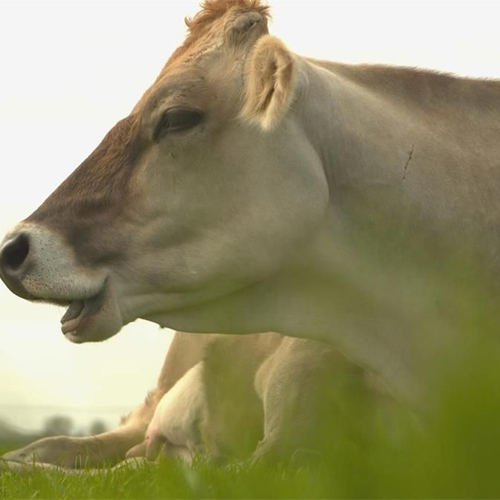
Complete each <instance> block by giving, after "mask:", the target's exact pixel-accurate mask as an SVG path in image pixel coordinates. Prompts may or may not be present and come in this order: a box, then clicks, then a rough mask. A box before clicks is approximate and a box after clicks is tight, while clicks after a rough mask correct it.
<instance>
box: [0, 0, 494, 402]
mask: <svg viewBox="0 0 500 500" xmlns="http://www.w3.org/2000/svg"><path fill="white" fill-rule="evenodd" d="M268 17H269V7H267V6H266V5H264V4H263V3H262V2H260V1H259V0H207V1H206V2H205V3H204V4H203V6H202V9H201V10H200V12H199V13H198V14H197V15H196V16H194V18H193V19H191V20H190V21H189V22H188V27H189V34H188V36H187V38H186V40H185V42H184V43H183V44H182V45H181V46H180V47H179V48H178V49H177V50H176V51H175V52H174V54H173V55H172V56H171V57H170V59H169V60H168V61H167V63H166V65H165V67H164V68H163V69H162V71H161V73H160V75H159V76H158V78H157V79H156V81H155V82H154V83H153V84H152V86H151V87H150V88H149V89H148V90H147V91H146V92H145V94H144V95H143V97H142V98H141V99H140V100H139V102H138V103H137V105H136V106H135V107H134V109H133V110H132V112H131V113H130V115H129V116H127V117H125V118H124V119H122V120H121V121H119V122H118V123H117V124H116V125H115V126H114V127H113V128H112V129H111V130H110V132H109V133H108V134H107V135H106V137H105V138H104V139H103V141H102V142H101V144H100V145H99V146H98V147H97V148H96V149H95V151H94V152H93V153H91V155H90V156H89V157H88V158H87V159H86V160H85V161H84V162H83V163H82V164H81V165H80V166H79V167H78V168H77V169H76V170H75V172H74V173H73V174H71V175H70V176H69V177H68V178H67V179H66V180H65V181H64V182H63V183H62V184H61V185H60V186H59V187H58V188H57V189H56V190H55V191H54V193H53V194H52V195H50V196H49V198H48V199H47V200H46V201H45V202H44V203H43V204H42V205H41V206H40V207H39V208H38V209H37V210H36V211H35V212H34V213H33V214H32V215H30V216H29V217H28V218H27V219H26V220H24V221H23V222H21V223H20V224H19V225H17V226H16V227H14V228H13V229H12V231H10V232H9V233H8V234H7V235H6V237H5V239H4V241H3V244H2V246H1V249H0V276H1V278H2V280H3V281H4V282H5V284H6V285H7V286H8V287H9V288H10V290H12V292H14V293H15V294H17V295H19V296H20V297H22V298H25V299H28V300H31V301H44V302H48V303H53V304H58V305H63V306H65V307H67V312H66V314H65V315H64V316H63V318H62V331H63V333H64V335H65V336H66V338H67V339H69V340H70V341H72V342H75V343H83V342H97V341H102V340H105V339H107V338H109V337H111V336H113V335H115V334H116V333H118V332H119V331H120V330H121V328H122V327H123V326H124V325H125V324H127V323H130V322H131V321H133V320H135V319H137V318H143V319H146V320H149V321H152V322H155V323H157V324H159V325H160V326H162V327H169V328H173V329H176V330H180V331H188V332H193V333H196V334H202V333H203V334H208V333H214V332H218V333H223V334H238V335H243V334H250V333H255V332H265V331H276V332H279V333H280V334H283V335H287V336H291V337H297V338H307V339H312V340H319V341H324V342H327V343H329V344H331V345H333V346H335V347H336V348H338V349H339V350H340V351H341V352H342V353H343V354H344V355H346V356H347V357H348V358H349V359H350V360H351V361H352V362H353V363H355V364H357V365H359V366H361V367H363V368H364V369H366V370H368V371H370V372H373V373H375V374H377V375H379V376H380V377H381V378H382V379H383V380H384V381H385V382H386V383H387V385H388V386H389V387H390V389H391V390H392V391H393V392H394V393H395V394H396V395H397V396H398V397H400V398H402V399H404V400H405V401H407V402H408V403H409V404H410V405H412V406H414V407H419V406H421V405H422V404H424V403H423V401H425V400H426V394H427V389H428V386H427V384H426V383H425V379H426V374H427V373H428V372H429V369H430V368H429V365H430V363H431V362H434V360H436V359H439V356H438V354H440V353H442V352H446V349H447V348H446V346H447V345H449V344H450V341H451V343H453V337H452V336H453V329H450V328H449V325H448V324H446V323H443V324H442V323H439V321H438V320H436V321H434V320H433V321H434V322H433V323H432V325H433V326H436V328H427V326H429V325H426V324H425V322H424V319H422V317H423V316H424V314H422V311H428V308H427V309H425V308H424V307H422V304H431V305H432V304H434V303H437V302H438V301H437V300H436V298H435V297H434V296H432V294H429V293H427V292H428V289H427V288H426V286H427V283H426V279H425V276H424V275H422V274H421V273H419V272H418V271H419V269H420V267H419V265H420V264H418V265H417V267H416V268H412V269H411V270H408V268H406V267H405V266H403V265H402V260H401V259H403V258H404V257H405V256H406V255H407V253H409V252H410V249H412V248H413V249H414V247H415V245H414V243H415V241H416V240H419V239H420V235H421V234H424V235H425V238H427V237H429V238H431V239H430V240H429V241H431V244H430V248H431V249H434V246H436V247H439V245H434V241H436V239H435V237H436V236H437V237H439V240H443V241H445V242H446V244H447V245H448V244H449V245H450V246H445V248H452V249H453V248H456V247H461V248H464V249H466V250H467V251H469V250H470V251H472V252H473V254H474V256H478V257H480V260H481V263H482V264H483V265H484V267H485V269H486V271H487V273H488V274H489V275H490V276H495V275H496V272H497V271H498V258H497V257H496V256H497V252H498V236H497V233H498V215H497V214H498V213H499V211H498V205H499V203H500V197H499V196H498V193H499V192H500V176H499V175H498V174H497V172H498V158H500V141H498V137H499V136H500V119H499V117H500V83H499V82H498V81H493V80H474V79H468V78H458V77H455V76H451V75H446V74H441V73H436V72H431V71H424V70H418V69H411V68H397V67H384V66H371V65H348V64H341V63H334V62H328V61H319V60H315V59H311V58H306V57H302V56H299V55H297V54H294V53H292V52H291V51H290V50H289V49H288V48H287V47H286V46H285V44H284V43H283V42H282V41H281V40H279V39H277V38H276V37H274V36H272V35H270V34H269V31H268ZM422 231H423V233H422ZM425 238H422V240H424V241H426V240H425ZM478 242H480V244H478ZM439 248H440V247H439ZM436 251H437V250H436ZM439 252H440V253H437V255H438V258H435V259H434V260H435V261H439V260H440V259H442V258H446V257H447V255H448V254H447V253H446V252H447V251H446V250H445V251H441V250H440V249H439ZM416 253H418V250H417V251H416ZM432 255H433V254H431V257H432ZM424 260H426V259H424ZM427 260H429V259H427ZM430 260H432V259H430ZM438 267H439V266H438ZM415 269H416V271H417V272H415ZM410 292H411V293H410ZM491 292H492V295H490V297H491V298H492V299H493V302H494V301H495V299H496V297H498V292H497V291H496V290H493V289H492V291H491ZM416 294H417V299H415V296H416ZM445 302H446V301H445ZM439 308H440V310H445V311H446V310H447V308H449V304H448V303H444V305H443V301H442V300H440V301H439ZM434 319H435V318H434ZM455 343H456V342H455Z"/></svg>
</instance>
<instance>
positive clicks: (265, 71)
mask: <svg viewBox="0 0 500 500" xmlns="http://www.w3.org/2000/svg"><path fill="white" fill-rule="evenodd" d="M295 72H296V68H295V60H294V56H293V54H292V53H291V52H290V51H289V50H288V49H287V48H286V47H285V45H284V44H283V42H282V41H281V40H279V39H278V38H275V37H273V36H270V35H266V36H263V37H262V38H260V40H259V41H258V42H257V43H256V45H255V48H254V50H253V52H252V54H251V56H250V61H249V63H248V67H247V74H246V89H245V104H244V106H243V110H242V118H243V119H244V120H247V121H250V122H253V123H256V124H258V125H259V126H260V127H262V128H263V129H264V130H271V129H273V128H274V127H276V125H277V124H278V123H279V122H280V120H281V119H282V118H283V116H284V115H285V113H286V112H287V110H288V108H289V107H290V104H291V102H292V99H293V94H294V83H295V82H294V80H295V78H294V77H295Z"/></svg>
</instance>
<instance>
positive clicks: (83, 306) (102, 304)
mask: <svg viewBox="0 0 500 500" xmlns="http://www.w3.org/2000/svg"><path fill="white" fill-rule="evenodd" d="M72 308H73V313H71V309H72ZM68 312H69V313H70V314H69V318H70V319H66V321H63V320H64V317H63V320H61V322H62V327H61V330H62V332H63V334H64V336H65V337H66V338H67V339H68V340H69V341H70V342H73V343H75V344H83V343H85V342H102V341H103V340H106V339H109V338H110V337H112V336H113V335H116V334H117V333H118V332H119V331H120V330H121V328H122V327H123V319H122V315H121V312H120V308H119V307H118V303H117V301H116V300H115V299H114V296H113V294H112V292H111V290H110V289H109V288H105V289H103V290H102V292H100V293H99V294H98V295H96V296H94V297H90V298H88V299H85V300H79V301H73V302H72V303H71V305H70V308H69V309H68ZM67 315H68V313H67V314H66V315H65V316H67Z"/></svg>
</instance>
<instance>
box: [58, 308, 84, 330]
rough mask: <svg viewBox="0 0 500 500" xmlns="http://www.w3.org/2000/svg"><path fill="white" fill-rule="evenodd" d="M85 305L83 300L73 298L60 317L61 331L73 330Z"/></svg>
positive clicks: (78, 322) (76, 326)
mask: <svg viewBox="0 0 500 500" xmlns="http://www.w3.org/2000/svg"><path fill="white" fill-rule="evenodd" d="M84 307H85V302H84V301H83V300H74V301H73V302H71V305H70V306H69V307H68V310H67V311H66V314H65V315H64V316H63V317H62V318H61V323H62V327H61V330H62V332H63V333H68V332H74V331H75V330H76V329H77V328H78V325H79V324H80V319H81V318H80V316H81V314H82V311H83V309H84Z"/></svg>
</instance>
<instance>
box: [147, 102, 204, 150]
mask: <svg viewBox="0 0 500 500" xmlns="http://www.w3.org/2000/svg"><path fill="white" fill-rule="evenodd" d="M202 120H203V113H202V112H201V111H198V110H196V109H191V108H180V107H178V108H170V109H167V110H166V111H165V112H164V113H163V115H162V116H161V118H160V121H159V122H158V125H156V129H155V132H154V135H153V140H154V141H155V142H158V141H159V140H160V139H161V138H162V137H163V136H164V135H166V134H168V133H170V132H180V131H181V130H187V129H190V128H193V127H195V126H196V125H198V124H199V123H200V122H201V121H202Z"/></svg>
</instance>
